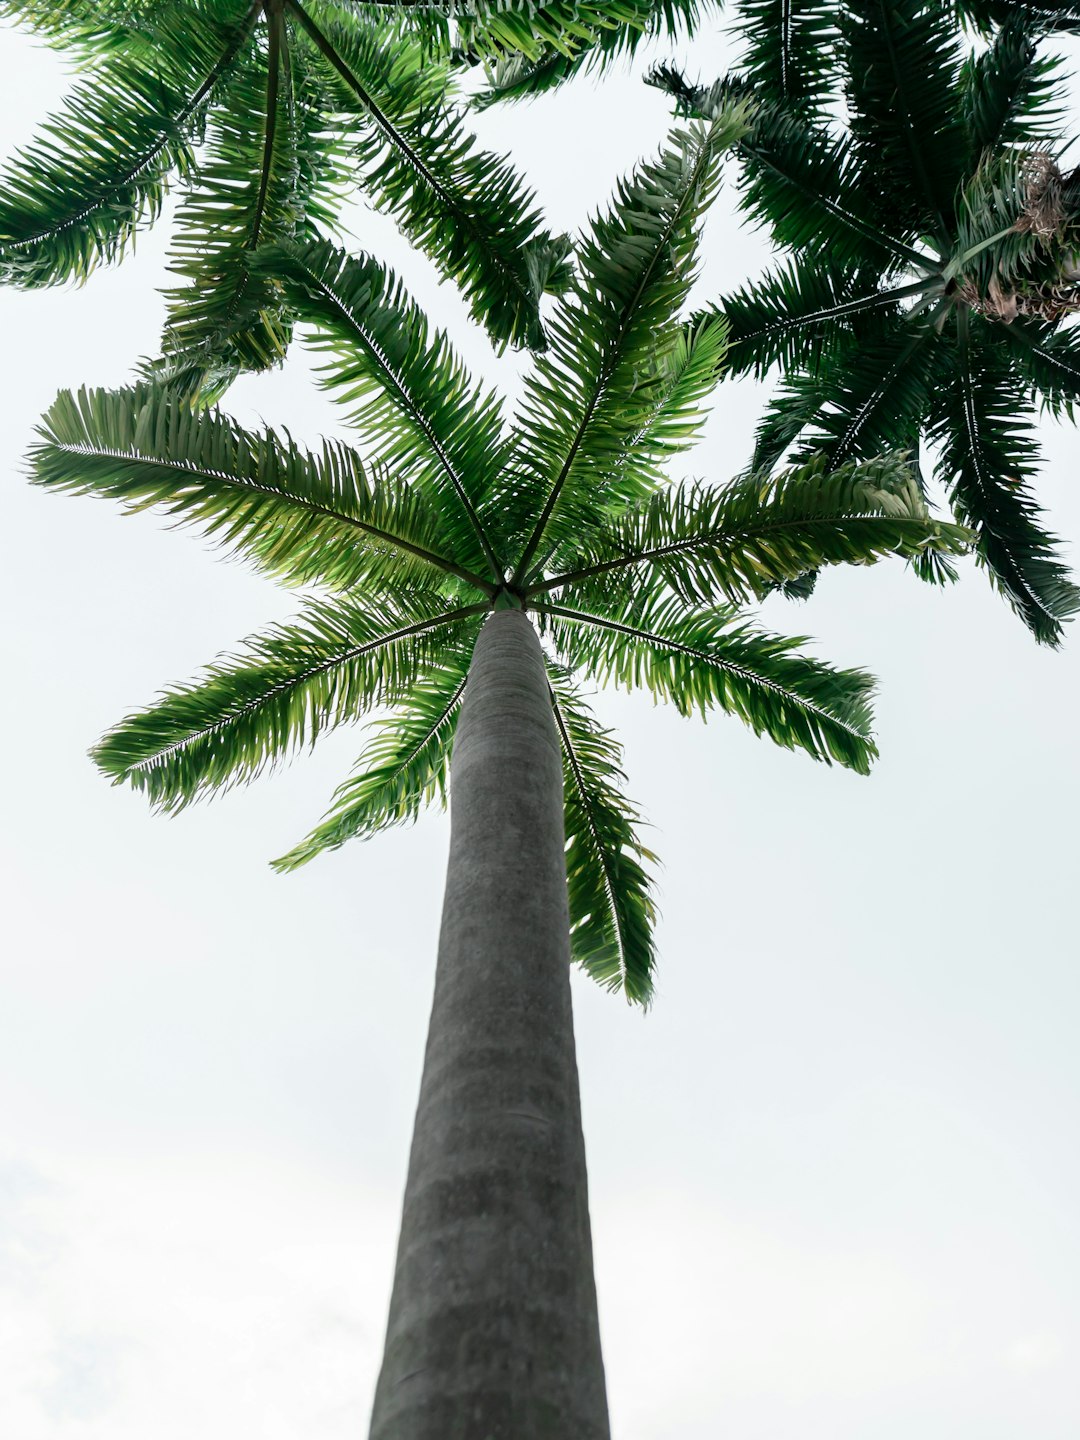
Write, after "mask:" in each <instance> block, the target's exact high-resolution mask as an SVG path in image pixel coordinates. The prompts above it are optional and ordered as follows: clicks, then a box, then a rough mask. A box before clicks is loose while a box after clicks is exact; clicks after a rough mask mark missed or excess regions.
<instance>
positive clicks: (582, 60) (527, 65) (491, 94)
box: [472, 0, 716, 110]
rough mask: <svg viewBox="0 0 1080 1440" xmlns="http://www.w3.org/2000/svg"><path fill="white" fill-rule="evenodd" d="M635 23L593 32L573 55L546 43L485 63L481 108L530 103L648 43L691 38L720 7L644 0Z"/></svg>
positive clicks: (705, 0)
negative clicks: (704, 18) (708, 14)
mask: <svg viewBox="0 0 1080 1440" xmlns="http://www.w3.org/2000/svg"><path fill="white" fill-rule="evenodd" d="M638 8H639V10H640V12H641V13H640V15H639V16H637V17H635V19H634V21H633V23H629V22H624V23H623V24H621V25H616V26H613V27H608V28H604V29H599V30H595V31H593V32H592V38H591V39H590V40H589V41H588V42H587V43H586V42H584V41H583V42H581V43H579V44H578V46H577V47H576V48H575V49H574V50H573V51H572V52H570V53H568V52H567V50H566V49H561V48H557V47H556V46H554V45H548V46H546V47H545V48H544V49H543V50H541V51H540V52H539V53H531V54H529V55H526V54H524V53H522V52H520V51H518V52H516V53H507V52H503V53H500V54H499V55H497V56H496V57H494V58H489V59H488V60H487V62H486V64H485V70H486V73H487V84H486V85H485V86H484V87H483V89H482V90H479V91H478V92H477V93H476V94H475V95H474V96H473V97H472V106H473V108H474V109H477V110H484V109H487V108H488V107H489V106H491V105H494V104H496V103H499V102H503V103H505V102H507V101H515V100H531V99H533V98H534V97H535V96H537V95H542V94H545V93H546V92H547V91H549V90H554V89H556V88H557V87H558V86H559V85H562V84H563V83H564V82H565V81H567V80H569V79H571V78H572V77H573V76H574V75H577V74H580V73H582V72H601V71H603V70H605V69H606V68H607V67H608V66H610V65H611V64H612V63H613V62H615V61H617V60H619V59H621V58H623V57H624V56H630V55H633V54H635V53H636V51H637V50H638V49H639V48H640V46H641V44H642V43H643V42H644V41H646V40H651V39H656V38H661V37H666V38H670V39H676V38H682V37H686V36H692V35H693V34H694V33H695V31H696V30H697V28H698V25H699V24H700V22H701V19H702V16H703V14H704V13H705V12H706V11H708V10H709V9H712V8H716V7H715V6H714V5H713V4H712V3H711V0H662V3H660V4H656V3H654V0H645V3H643V4H642V5H641V6H640V7H638Z"/></svg>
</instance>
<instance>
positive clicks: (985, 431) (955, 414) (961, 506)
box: [930, 315, 1080, 645]
mask: <svg viewBox="0 0 1080 1440" xmlns="http://www.w3.org/2000/svg"><path fill="white" fill-rule="evenodd" d="M959 319H960V325H959V329H960V336H959V343H958V345H957V348H956V350H955V352H954V361H953V366H952V374H951V376H950V379H949V383H948V384H947V385H944V386H941V387H939V388H938V389H937V390H936V391H935V395H934V405H933V410H932V412H931V431H930V433H931V435H932V436H933V438H935V439H936V440H937V441H938V443H939V444H940V446H941V458H940V461H939V464H938V473H939V475H940V476H941V478H942V480H943V481H944V482H945V484H946V485H948V487H949V491H950V495H951V498H952V503H953V508H954V510H955V512H956V514H957V516H958V517H959V518H960V520H962V521H963V523H964V524H966V525H967V526H969V527H970V529H971V530H973V531H974V532H975V535H976V537H977V552H978V554H979V556H981V558H982V560H983V562H984V563H985V565H986V567H987V569H988V570H989V572H990V575H991V578H992V579H993V581H994V582H995V584H996V585H997V586H998V588H999V589H1000V590H1001V591H1002V593H1003V594H1004V595H1005V597H1006V599H1007V600H1008V601H1009V603H1010V604H1011V605H1012V607H1013V609H1014V610H1015V611H1016V613H1017V614H1018V615H1019V616H1020V618H1021V619H1022V620H1023V621H1024V623H1025V624H1026V625H1027V626H1028V628H1029V629H1030V630H1031V632H1032V634H1033V635H1034V636H1035V637H1036V639H1037V640H1040V641H1042V642H1043V643H1044V644H1048V645H1056V644H1058V643H1059V642H1060V640H1061V637H1062V624H1063V622H1064V621H1065V620H1067V619H1068V618H1069V616H1071V615H1073V614H1075V613H1076V611H1077V610H1078V609H1080V591H1078V590H1077V588H1076V586H1075V585H1073V584H1072V582H1071V581H1070V579H1069V574H1068V570H1067V568H1066V567H1065V566H1064V565H1063V564H1062V561H1061V559H1060V557H1059V555H1058V551H1057V541H1056V540H1055V538H1054V537H1053V536H1052V535H1050V534H1048V532H1047V531H1046V529H1045V527H1044V524H1043V518H1042V513H1041V511H1040V509H1039V507H1038V505H1037V504H1036V503H1035V500H1034V498H1033V496H1032V494H1031V490H1030V488H1029V484H1028V481H1029V479H1030V476H1031V474H1032V472H1033V470H1034V466H1035V461H1036V457H1037V455H1038V444H1037V441H1036V439H1035V436H1034V434H1033V433H1032V430H1031V427H1030V425H1029V424H1027V423H1026V422H1025V420H1024V419H1023V418H1022V417H1023V401H1022V391H1021V387H1020V386H1019V385H1018V384H1017V383H1016V381H1015V379H1014V378H1013V377H1012V376H1011V375H1010V373H1009V370H1008V367H1007V364H1006V363H1005V361H1004V359H1003V358H1002V357H1001V355H1000V353H999V349H998V346H997V344H996V341H995V337H994V336H993V332H992V331H990V330H989V327H988V326H986V327H985V328H986V329H987V331H988V332H989V333H987V335H986V336H985V337H983V336H982V335H981V333H980V332H981V329H982V327H981V326H980V325H979V322H978V321H977V320H973V321H972V322H971V323H970V325H969V321H968V317H967V316H966V315H961V316H960V317H959Z"/></svg>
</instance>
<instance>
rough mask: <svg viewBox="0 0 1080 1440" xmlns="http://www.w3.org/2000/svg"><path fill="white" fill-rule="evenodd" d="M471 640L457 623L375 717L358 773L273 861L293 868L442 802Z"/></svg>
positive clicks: (280, 866) (279, 867)
mask: <svg viewBox="0 0 1080 1440" xmlns="http://www.w3.org/2000/svg"><path fill="white" fill-rule="evenodd" d="M474 641H475V634H474V633H472V632H471V631H470V630H468V629H466V628H465V627H462V630H461V632H460V638H458V639H457V640H456V643H450V644H447V643H445V642H444V643H443V645H442V646H441V647H440V650H439V653H438V655H437V656H436V657H433V659H432V660H431V662H430V663H429V664H428V665H427V666H426V667H425V669H424V671H423V673H422V674H420V675H418V677H417V679H416V680H415V682H414V683H413V684H412V686H411V687H410V689H409V692H408V694H407V695H406V696H405V697H404V699H403V700H402V701H401V702H400V703H399V704H398V705H397V707H396V708H395V710H394V712H393V714H392V715H391V716H390V717H389V718H387V719H382V720H377V721H375V723H374V726H373V729H374V731H375V735H374V738H373V739H372V740H371V741H370V742H369V743H368V745H367V747H366V749H365V750H364V752H363V754H362V755H361V756H360V760H359V761H358V763H357V767H356V773H355V774H353V775H351V776H350V777H349V778H348V780H346V781H344V782H343V783H342V784H341V785H339V786H338V788H337V790H336V791H335V792H334V797H333V801H332V804H331V808H330V811H329V813H328V814H327V816H326V818H325V819H324V820H323V821H321V823H320V824H319V825H317V826H316V828H315V829H314V830H313V831H312V832H311V834H310V835H309V836H308V837H307V838H306V839H305V840H302V841H301V842H300V844H299V845H296V846H294V847H293V849H292V850H290V851H289V852H288V854H286V855H283V856H282V857H281V858H280V859H279V860H275V861H274V862H273V864H274V869H275V870H278V871H286V870H295V869H297V868H298V867H299V866H301V865H306V864H307V863H308V861H309V860H314V859H315V857H316V856H317V855H322V854H323V853H325V852H326V851H327V850H336V849H338V847H339V846H341V845H344V844H345V842H346V841H347V840H354V839H367V838H368V837H369V836H371V835H374V834H375V833H376V832H377V831H379V830H382V829H385V828H386V827H387V826H389V825H400V824H404V823H406V822H411V821H413V820H415V819H416V818H417V816H418V815H419V813H420V811H421V810H422V809H423V808H424V806H425V805H428V804H430V803H432V802H433V801H441V802H444V803H445V799H446V788H447V779H448V775H449V769H450V751H451V747H452V746H453V742H454V734H455V731H456V729H457V720H458V712H459V707H460V704H461V699H462V696H463V695H464V693H465V681H466V677H467V676H468V671H469V662H470V660H471V658H472V650H473V643H474Z"/></svg>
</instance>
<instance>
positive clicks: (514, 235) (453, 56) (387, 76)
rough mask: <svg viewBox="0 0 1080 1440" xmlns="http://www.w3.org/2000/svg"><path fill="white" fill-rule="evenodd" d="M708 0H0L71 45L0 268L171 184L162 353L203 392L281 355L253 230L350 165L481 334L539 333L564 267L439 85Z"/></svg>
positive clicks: (294, 212) (16, 181)
mask: <svg viewBox="0 0 1080 1440" xmlns="http://www.w3.org/2000/svg"><path fill="white" fill-rule="evenodd" d="M707 3H708V0H664V3H663V4H659V5H658V4H656V3H655V0H620V4H618V5H617V6H614V7H612V6H605V5H601V4H598V3H590V0H573V3H570V0H556V3H554V4H552V5H548V6H545V7H544V9H543V10H540V9H537V8H536V7H532V6H528V7H525V6H517V7H515V6H507V5H505V4H502V3H496V0H491V3H486V0H468V3H465V0H462V4H460V5H455V4H453V3H449V4H445V3H440V4H438V5H407V4H400V5H397V4H387V3H376V0H371V3H358V0H355V3H354V0H182V3H178V0H165V3H162V0H0V20H13V21H15V22H17V23H23V24H26V25H28V26H30V27H31V29H32V30H33V31H34V32H35V33H37V34H39V35H40V36H42V37H43V38H44V39H45V40H46V41H48V42H49V43H51V44H53V45H54V46H56V47H57V48H59V49H60V50H61V51H62V52H63V53H64V54H66V55H71V56H73V57H74V58H75V59H76V60H77V61H78V62H79V64H80V66H81V69H82V76H81V78H80V80H79V83H78V84H77V85H76V86H75V88H74V90H73V92H72V94H71V97H70V100H69V102H68V104H67V106H66V108H65V109H64V110H63V111H62V112H61V113H60V114H59V115H57V116H55V117H54V118H53V119H51V120H50V121H49V122H48V123H47V124H46V126H45V127H44V130H43V131H42V133H41V135H40V137H39V138H38V139H37V140H36V141H35V142H34V143H33V144H31V145H30V146H29V147H28V148H27V149H26V150H25V151H24V152H23V153H22V154H21V155H20V156H17V157H16V158H15V160H14V161H13V163H12V164H11V165H10V166H9V168H8V169H7V171H6V173H5V174H3V175H2V176H0V279H3V280H6V281H7V282H9V283H14V284H16V285H21V286H41V285H51V284H56V283H59V282H61V281H65V280H70V279H76V280H81V279H83V278H85V277H86V275H87V274H88V273H89V271H90V270H91V269H92V268H93V267H94V266H95V265H96V264H98V263H99V262H102V261H112V260H115V259H117V258H118V257H120V256H121V255H122V254H123V253H124V252H125V250H127V249H129V248H130V246H131V244H132V243H133V241H134V239H135V236H136V234H137V233H138V232H139V231H140V230H141V229H143V228H145V227H146V226H147V225H148V224H150V223H151V222H152V221H153V220H154V219H155V218H156V217H157V216H158V214H159V213H160V211H161V208H162V206H163V204H164V200H165V196H166V191H167V187H168V185H169V183H170V177H172V176H176V177H178V178H179V181H180V183H181V186H182V192H183V198H182V201H181V203H180V206H179V209H178V213H177V220H176V238H175V242H174V248H173V259H172V268H173V270H174V272H175V273H176V274H177V275H178V276H180V277H181V279H182V280H183V281H184V282H185V283H184V284H183V285H182V286H179V287H178V288H176V289H173V290H172V291H170V292H169V312H168V321H167V325H166V331H165V336H164V341H163V349H164V356H165V358H164V360H163V361H162V362H160V363H159V364H158V365H157V366H156V367H153V371H152V373H158V374H161V375H164V376H167V377H168V378H170V379H171V380H172V381H173V383H181V382H182V383H183V384H184V385H185V386H186V387H187V388H188V389H189V390H191V391H193V392H196V393H199V394H201V395H202V397H203V398H204V399H206V398H212V397H213V396H215V395H218V394H220V393H221V392H222V391H223V390H224V388H225V387H226V386H227V385H228V383H229V381H230V380H231V379H232V378H233V377H234V376H235V375H236V374H237V373H238V371H240V370H242V369H247V370H260V369H265V368H266V367H267V366H270V365H273V364H275V363H277V362H278V361H279V360H280V359H281V357H282V355H283V354H284V351H285V348H286V346H287V343H288V339H289V334H290V322H291V316H290V312H289V308H288V305H287V304H286V303H285V301H284V296H283V292H282V287H281V285H280V284H279V283H278V280H277V277H276V276H275V275H274V274H273V273H272V272H268V271H266V270H263V271H260V272H259V273H258V274H256V273H255V272H254V270H253V268H252V265H251V263H250V261H251V257H252V256H253V254H254V253H255V251H256V250H257V249H258V247H259V246H260V245H266V244H268V243H275V242H292V241H303V240H307V239H313V238H314V237H315V236H316V234H317V232H318V231H319V230H320V229H322V230H326V229H327V228H331V229H332V228H333V227H334V225H335V221H336V219H337V217H338V215H339V213H340V209H341V205H342V202H343V200H344V198H345V197H346V196H347V195H348V194H349V193H350V191H351V190H353V189H355V187H356V186H357V185H359V186H360V187H362V189H363V191H364V192H365V193H366V194H367V195H368V196H369V197H370V198H371V199H372V200H373V201H374V202H375V203H376V204H377V205H379V206H380V207H381V208H382V209H384V210H385V211H387V212H388V213H389V214H390V215H392V216H393V218H394V219H395V220H396V221H397V223H398V225H399V226H400V228H401V230H402V232H403V233H404V234H405V236H406V237H407V238H408V239H409V240H410V241H411V242H412V243H413V244H414V245H416V246H418V247H419V248H420V249H421V250H423V251H424V252H425V253H426V254H427V255H429V256H430V257H431V258H432V259H433V260H434V261H435V263H436V264H437V265H438V266H439V268H440V269H441V270H442V272H443V273H444V274H445V275H447V276H449V277H451V278H452V279H454V280H455V281H456V282H457V284H459V285H460V286H461V288H462V289H463V291H464V293H465V295H466V297H467V299H468V301H469V303H470V306H471V309H472V313H473V315H474V317H475V318H476V319H477V320H479V321H480V322H481V323H482V324H484V325H485V326H486V327H487V328H488V331H489V333H490V335H491V337H492V339H493V340H494V341H495V342H496V343H497V344H499V345H505V344H507V343H511V344H513V345H515V346H520V345H528V346H532V347H534V348H536V347H542V346H543V344H544V335H543V330H542V327H541V324H540V317H539V303H540V298H541V296H542V295H543V294H544V293H545V292H546V291H550V292H558V291H559V290H561V289H562V288H563V287H564V286H565V284H566V282H567V278H568V270H567V265H566V243H567V242H566V240H565V237H553V236H551V235H550V234H549V233H548V232H547V231H546V230H543V229H541V228H540V221H539V217H538V215H537V213H536V210H535V207H534V203H533V197H532V196H531V194H530V192H529V191H528V189H527V188H526V186H525V185H524V184H523V183H522V181H521V180H520V179H519V177H518V176H517V174H516V173H515V171H514V169H513V168H512V166H511V165H510V164H509V162H508V161H507V160H505V159H501V158H500V157H498V156H496V155H492V154H489V153H486V152H484V151H482V150H480V149H479V148H478V147H477V145H476V143H475V140H474V139H473V137H472V136H471V135H470V134H468V132H467V131H466V130H465V128H464V125H463V121H462V118H461V115H460V113H459V111H458V109H457V108H455V106H454V104H453V103H452V85H453V79H454V73H455V70H456V69H457V68H459V67H460V62H461V60H462V59H463V57H466V56H467V57H469V58H471V59H472V60H474V61H483V62H485V63H487V64H489V65H495V64H498V63H505V62H506V61H507V60H508V59H509V58H510V57H513V56H519V57H521V58H522V59H527V58H528V57H529V56H530V55H534V54H536V53H538V51H539V49H540V48H541V47H545V48H554V49H555V51H556V53H558V54H560V55H561V56H562V57H563V59H564V61H565V62H566V64H567V66H568V67H569V68H574V67H577V66H580V65H582V64H585V63H588V62H589V61H590V60H594V59H595V58H596V57H597V56H599V57H600V59H603V58H605V57H607V56H609V55H610V54H612V53H617V52H618V51H619V50H620V49H632V48H633V47H634V45H635V44H636V43H637V41H638V40H639V39H640V38H642V37H645V36H648V35H650V34H656V33H671V32H673V31H675V30H676V29H677V28H679V27H689V28H691V29H692V28H693V25H694V22H695V19H696V17H697V14H698V12H699V10H700V9H702V8H703V5H704V4H707Z"/></svg>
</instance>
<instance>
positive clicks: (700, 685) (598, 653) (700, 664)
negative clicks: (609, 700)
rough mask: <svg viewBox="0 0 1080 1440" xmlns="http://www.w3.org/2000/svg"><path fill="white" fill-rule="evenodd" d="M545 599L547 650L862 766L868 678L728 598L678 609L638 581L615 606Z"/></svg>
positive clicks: (679, 703)
mask: <svg viewBox="0 0 1080 1440" xmlns="http://www.w3.org/2000/svg"><path fill="white" fill-rule="evenodd" d="M571 605H572V596H571V597H570V603H568V604H566V605H562V604H560V605H554V604H549V605H547V606H545V607H544V608H543V610H542V611H540V612H539V613H540V614H541V615H542V616H543V620H544V623H545V625H546V626H547V627H548V629H549V631H550V634H551V637H552V639H553V641H554V643H555V646H556V649H557V650H558V652H559V653H560V655H561V656H562V657H563V658H564V659H565V660H566V662H567V663H569V664H571V665H574V666H580V667H582V668H583V669H585V670H586V671H587V672H588V673H589V674H591V675H592V676H593V677H594V678H595V679H596V680H598V681H600V682H601V683H602V682H603V681H605V680H608V679H611V680H613V681H614V682H615V683H616V684H618V685H622V686H625V687H626V688H627V689H631V688H644V689H646V690H648V691H650V693H651V694H652V695H653V696H654V697H655V698H656V699H657V700H663V701H666V702H669V703H670V704H672V705H674V706H675V708H676V709H677V710H678V711H679V713H680V714H681V715H689V714H690V713H691V712H692V711H693V710H695V709H696V710H700V711H701V713H702V714H703V715H705V714H707V712H708V711H709V710H711V709H714V708H717V709H720V710H724V711H726V712H727V713H728V714H730V715H737V716H739V718H740V719H742V720H743V721H744V722H745V723H746V724H747V725H749V726H750V728H751V729H752V730H753V731H754V733H755V734H757V735H768V736H769V738H770V739H771V740H774V741H775V742H776V744H778V745H782V746H784V747H785V748H786V749H789V750H792V749H795V748H799V749H802V750H805V751H806V752H807V753H808V754H809V755H811V756H813V758H814V759H816V760H824V761H826V762H827V763H831V762H832V761H833V760H836V761H838V762H839V763H840V764H841V765H846V766H848V767H849V768H851V769H853V770H857V771H858V772H859V773H860V774H864V773H866V772H867V771H868V770H869V768H870V762H871V760H872V759H873V757H874V756H875V755H876V753H877V751H876V749H875V747H874V744H873V742H872V741H871V739H870V705H869V701H870V695H871V693H872V691H873V680H872V678H871V677H870V676H869V675H867V674H866V673H865V671H862V670H836V669H833V668H832V667H830V666H828V665H825V664H823V663H821V662H820V661H817V660H812V659H810V658H809V657H807V656H805V655H802V654H799V653H798V647H799V646H800V645H802V644H804V643H805V641H804V640H803V639H801V638H797V639H789V638H786V637H784V636H779V635H769V634H766V633H764V632H762V631H760V630H757V629H756V628H755V627H753V626H751V625H748V624H746V623H745V622H743V621H742V620H741V618H740V617H739V615H738V613H737V612H736V611H735V610H733V609H732V608H731V607H730V606H726V605H720V606H716V605H714V606H708V607H704V608H702V609H698V610H688V609H687V607H686V606H685V604H684V603H683V602H682V601H681V600H679V599H678V598H677V597H675V596H672V595H671V594H670V593H664V592H663V591H660V592H656V591H652V592H651V593H650V591H649V590H647V589H645V588H642V589H641V590H640V591H639V593H638V594H637V595H636V596H633V597H631V598H630V599H629V600H627V601H626V602H625V603H624V606H623V609H622V612H621V614H614V613H611V611H610V610H609V611H608V612H607V613H603V614H600V613H596V612H593V611H589V610H584V609H578V608H571Z"/></svg>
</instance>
